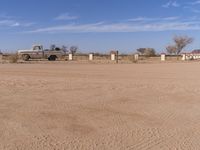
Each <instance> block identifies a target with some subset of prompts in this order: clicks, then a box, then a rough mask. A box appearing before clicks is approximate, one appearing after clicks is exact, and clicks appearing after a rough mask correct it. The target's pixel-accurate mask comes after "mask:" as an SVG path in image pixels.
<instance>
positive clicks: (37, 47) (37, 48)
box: [33, 46, 41, 50]
mask: <svg viewBox="0 0 200 150" xmlns="http://www.w3.org/2000/svg"><path fill="white" fill-rule="evenodd" d="M33 50H41V48H40V47H39V46H36V47H34V48H33Z"/></svg>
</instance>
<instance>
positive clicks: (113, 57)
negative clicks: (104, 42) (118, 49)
mask: <svg viewBox="0 0 200 150" xmlns="http://www.w3.org/2000/svg"><path fill="white" fill-rule="evenodd" d="M115 57H116V56H115V54H114V53H111V60H112V61H115V59H116V58H115Z"/></svg>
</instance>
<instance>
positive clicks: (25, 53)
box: [17, 45, 66, 61]
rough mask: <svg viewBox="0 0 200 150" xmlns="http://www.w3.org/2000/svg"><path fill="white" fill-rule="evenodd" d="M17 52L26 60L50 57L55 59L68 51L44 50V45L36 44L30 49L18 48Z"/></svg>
mask: <svg viewBox="0 0 200 150" xmlns="http://www.w3.org/2000/svg"><path fill="white" fill-rule="evenodd" d="M17 53H18V57H19V58H22V59H23V60H24V61H28V60H30V59H48V60H49V61H55V60H56V59H59V58H64V57H65V56H66V52H65V51H63V50H61V49H53V50H48V49H46V50H44V49H43V46H42V45H34V46H33V47H32V49H30V50H18V51H17Z"/></svg>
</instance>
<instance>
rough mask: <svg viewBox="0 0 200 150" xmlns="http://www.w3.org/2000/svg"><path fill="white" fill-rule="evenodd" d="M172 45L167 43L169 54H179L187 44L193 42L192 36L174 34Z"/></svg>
mask: <svg viewBox="0 0 200 150" xmlns="http://www.w3.org/2000/svg"><path fill="white" fill-rule="evenodd" d="M173 41H174V43H175V44H174V45H168V46H167V47H166V49H167V52H168V53H169V54H176V55H178V54H180V53H181V52H182V50H183V49H184V48H185V47H186V46H187V45H189V44H191V43H192V42H193V38H190V37H188V36H175V37H174V39H173Z"/></svg>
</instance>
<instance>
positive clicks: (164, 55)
mask: <svg viewBox="0 0 200 150" xmlns="http://www.w3.org/2000/svg"><path fill="white" fill-rule="evenodd" d="M165 60H166V54H165V53H162V54H161V61H165Z"/></svg>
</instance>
